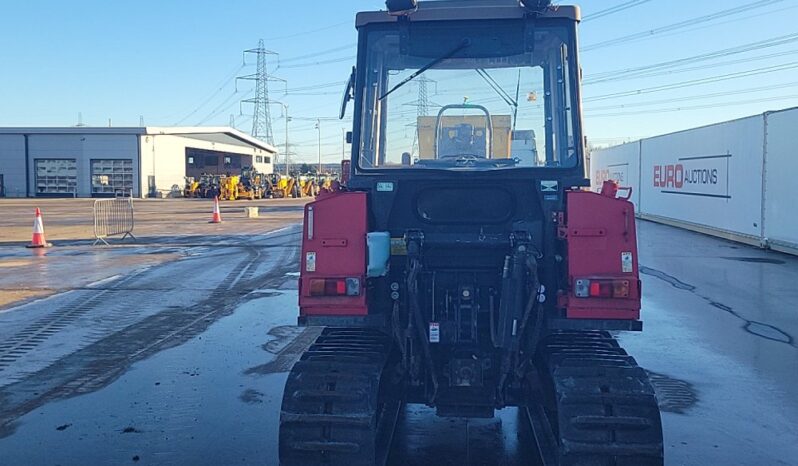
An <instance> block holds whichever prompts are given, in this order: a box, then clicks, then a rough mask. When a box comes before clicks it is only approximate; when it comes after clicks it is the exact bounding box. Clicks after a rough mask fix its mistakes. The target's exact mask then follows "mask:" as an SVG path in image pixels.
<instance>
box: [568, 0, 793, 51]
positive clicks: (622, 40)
mask: <svg viewBox="0 0 798 466" xmlns="http://www.w3.org/2000/svg"><path fill="white" fill-rule="evenodd" d="M783 1H784V0H759V1H756V2H753V3H746V4H745V5H740V6H738V7H734V8H730V9H727V10H722V11H718V12H715V13H711V14H708V15H704V16H699V17H696V18H691V19H687V20H684V21H679V22H677V23H673V24H669V25H667V26H661V27H658V28H654V29H651V30H648V31H642V32H637V33H634V34H628V35H625V36H621V37H616V38H615V39H610V40H605V41H603V42H598V43H596V44H593V45H588V46H586V47H583V48H582V51H583V52H589V51H591V50H597V49H601V48H605V47H611V46H614V45H619V44H627V43H629V42H633V41H636V40H640V39H645V38H648V37H651V36H654V35H657V34H662V33H665V32H671V31H676V30H679V29H684V28H687V27H690V26H694V25H696V24H701V23H706V22H709V21H714V20H716V19H720V18H725V17H727V16H732V15H738V14H741V13H745V12H748V11H750V10H752V9H754V8H757V7H763V6H768V5H773V4H776V3H781V2H783Z"/></svg>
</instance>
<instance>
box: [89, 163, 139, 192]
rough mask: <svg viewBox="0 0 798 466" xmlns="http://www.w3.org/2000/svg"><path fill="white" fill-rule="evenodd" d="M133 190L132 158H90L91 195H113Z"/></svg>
mask: <svg viewBox="0 0 798 466" xmlns="http://www.w3.org/2000/svg"><path fill="white" fill-rule="evenodd" d="M132 191H133V160H131V159H92V160H91V193H92V195H100V196H113V195H115V194H126V193H131V192H132Z"/></svg>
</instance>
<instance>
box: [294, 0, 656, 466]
mask: <svg viewBox="0 0 798 466" xmlns="http://www.w3.org/2000/svg"><path fill="white" fill-rule="evenodd" d="M550 3H551V2H550V1H546V0H468V1H465V0H440V1H421V2H416V1H415V0H388V1H387V7H388V11H368V12H361V13H359V14H358V15H357V18H356V27H357V30H358V53H357V57H358V61H357V65H356V67H355V69H354V70H353V73H352V75H351V77H350V79H349V81H348V84H347V86H346V91H345V95H344V99H343V104H342V109H341V117H342V118H343V116H344V114H345V112H346V106H347V103H348V102H349V101H351V100H354V106H353V108H354V116H353V127H352V134H351V140H352V153H351V161H347V162H348V163H347V164H346V165H344V166H342V169H343V167H345V166H348V167H350V168H349V170H348V171H346V172H343V173H342V178H343V179H342V182H341V183H335V184H334V185H333V186H331V188H330V189H328V190H323V191H322V192H321V193H320V194H319V196H318V197H317V198H316V200H315V201H314V202H311V203H308V204H307V205H306V206H305V211H304V226H303V229H302V247H301V257H300V278H299V316H298V323H299V324H300V325H308V326H323V327H325V328H324V330H323V331H322V332H321V334H320V336H318V338H317V339H316V340H315V342H314V343H312V344H311V345H310V346H309V347H308V349H307V350H306V351H305V352H304V353H302V355H301V356H300V357H299V359H298V361H297V362H296V363H295V364H294V366H293V368H292V369H291V372H290V374H289V375H288V378H287V381H286V385H285V391H284V395H283V400H282V406H281V413H280V432H279V455H280V462H281V464H283V465H286V466H288V465H317V464H324V465H345V466H356V465H374V464H380V465H382V464H385V463H386V462H387V459H388V456H389V453H390V445H391V441H392V434H393V430H394V426H395V425H396V420H397V417H398V415H399V413H400V412H401V409H402V406H403V405H406V404H424V405H427V406H429V407H431V408H434V409H435V410H436V412H437V414H438V415H439V416H444V417H474V418H480V417H481V418H489V417H492V416H494V413H495V410H497V409H502V408H505V407H517V408H518V409H519V411H520V413H521V414H523V416H524V419H526V420H528V424H529V425H530V426H531V430H532V432H533V433H534V435H533V437H534V439H533V440H531V441H534V442H535V446H536V447H537V448H536V450H537V451H538V452H539V456H540V457H539V458H537V459H534V460H532V459H530V462H540V463H542V464H545V465H547V466H551V465H558V466H661V465H662V464H663V462H664V458H663V456H664V454H663V439H662V425H661V419H660V411H659V407H658V403H657V397H656V393H655V391H654V388H653V387H652V384H651V382H650V380H649V377H648V374H647V372H646V371H645V370H644V369H643V368H641V367H640V366H638V364H637V362H636V361H635V359H634V358H633V357H632V356H630V355H629V354H628V353H627V352H626V351H625V350H624V349H623V348H622V347H621V345H620V343H619V341H618V339H617V338H616V334H617V332H621V331H632V332H637V331H641V330H642V322H641V320H640V310H641V282H640V270H639V267H638V250H637V237H636V229H635V212H634V205H633V204H632V203H631V202H630V201H629V197H630V196H631V192H630V190H629V189H625V190H620V189H619V187H618V186H617V185H616V184H615V183H614V182H607V183H605V185H604V187H603V189H602V191H601V192H600V193H595V192H590V191H589V190H587V189H586V188H587V187H588V186H589V180H588V179H587V177H586V166H585V165H586V161H585V147H584V144H583V141H584V136H583V132H582V106H581V85H580V65H579V59H578V46H577V43H578V41H577V26H578V23H579V21H580V11H579V8H578V7H574V6H566V5H557V6H552V5H551V4H550ZM419 80H428V81H427V82H436V83H438V84H437V85H438V91H439V92H438V94H437V95H436V99H438V100H441V102H440V104H441V105H442V106H441V107H440V108H439V110H438V113H437V115H434V116H432V118H433V119H434V121H433V119H425V120H423V121H421V122H420V124H418V125H419V126H425V125H426V126H427V127H429V128H432V129H431V130H429V129H427V130H424V133H423V134H420V136H421V139H428V141H427V142H425V141H423V140H422V141H421V144H422V145H423V146H424V147H423V153H422V157H419V158H417V159H416V160H410V158H409V157H408V156H407V155H409V153H410V147H412V145H413V144H414V142H413V141H412V139H413V138H412V137H410V138H409V139H407V136H402V134H407V131H406V128H407V127H408V125H412V124H413V123H412V121H408V112H407V110H406V108H407V105H409V103H408V102H411V101H412V98H413V97H412V96H413V94H414V92H396V91H397V90H399V89H401V88H403V87H404V86H407V85H409V84H411V83H413V82H416V83H417V82H419ZM447 87H448V88H451V89H452V90H451V91H449V92H447V89H446V88H447ZM508 89H509V90H508ZM461 92H462V93H467V94H466V95H468V96H471V97H472V98H473V100H470V101H467V99H463V98H462V97H460V95H461V94H460V93H461ZM522 92H523V94H522ZM408 95H409V96H410V97H408ZM519 95H534V96H540V97H539V98H535V99H532V98H529V99H527V100H526V102H524V101H522V99H519V98H518V96H519ZM497 96H498V98H497ZM409 98H410V99H411V100H408V99H409ZM447 100H448V101H447ZM508 107H509V108H510V111H509V112H508ZM508 113H509V114H510V115H512V117H511V119H510V120H507V118H506V116H507V114H508ZM464 115H469V117H468V118H463V116H464ZM450 117H451V118H450ZM413 118H415V115H413ZM494 120H495V122H494ZM416 121H418V120H416ZM508 124H509V126H508ZM494 128H496V129H495V130H494ZM515 131H525V132H526V134H528V135H529V136H528V137H526V140H528V141H529V142H530V143H532V142H534V144H535V147H534V150H532V149H533V148H529V149H526V150H527V151H528V152H529V154H531V155H530V156H527V157H515V156H512V154H513V149H512V147H510V146H511V145H512V142H513V140H514V139H516V140H517V139H518V138H513V137H511V135H513V134H522V133H514V132H515ZM533 134H535V135H536V137H534V138H532V135H533ZM533 139H534V141H533ZM516 153H518V151H517V150H516ZM622 193H623V195H621V194H622ZM464 448H465V446H464Z"/></svg>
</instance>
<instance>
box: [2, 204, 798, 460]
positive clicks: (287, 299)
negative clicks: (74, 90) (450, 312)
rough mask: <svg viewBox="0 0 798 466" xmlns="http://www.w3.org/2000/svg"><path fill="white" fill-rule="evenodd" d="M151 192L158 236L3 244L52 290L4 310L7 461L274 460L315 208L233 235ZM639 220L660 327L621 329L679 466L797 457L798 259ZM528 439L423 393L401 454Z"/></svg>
mask: <svg viewBox="0 0 798 466" xmlns="http://www.w3.org/2000/svg"><path fill="white" fill-rule="evenodd" d="M53 202H55V203H57V201H53ZM73 202H74V201H73ZM81 202H82V201H81ZM157 202H161V201H157ZM181 202H183V204H181ZM66 204H68V203H65V205H66ZM142 204H143V205H142V207H141V208H140V209H139V208H138V207H137V211H142V212H144V211H148V209H152V211H150V212H151V214H150V215H152V220H151V222H152V224H153V225H152V226H151V228H153V230H152V232H153V233H151V234H143V235H142V236H143V237H145V238H146V239H145V240H144V241H142V242H140V243H136V244H128V245H124V246H121V245H119V246H113V247H110V248H92V247H90V246H89V244H90V243H86V242H85V240H83V241H81V240H82V238H81V237H79V233H76V232H73V231H72V230H71V228H77V226H74V225H73V226H70V221H71V220H70V218H71V217H70V216H68V215H64V216H63V217H61V218H60V219H59V217H60V216H59V215H51V217H53V220H52V221H49V220H48V218H49V217H47V216H46V217H45V224H46V227H47V228H48V234H49V233H50V230H51V226H50V225H51V224H52V231H53V235H58V233H57V231H58V228H59V227H58V226H57V225H58V224H59V223H63V225H64V227H63V228H64V230H63V231H64V233H63V235H64V236H63V238H61V239H59V238H58V237H57V236H53V237H52V239H53V240H55V242H57V243H58V242H59V241H63V243H62V245H61V246H59V247H57V248H54V249H51V250H48V251H47V254H46V255H44V256H34V255H32V253H31V252H30V251H27V250H25V249H22V248H20V247H19V245H18V244H16V243H12V242H11V241H18V240H16V239H9V240H8V241H9V243H7V244H5V245H0V288H2V289H4V290H6V292H8V291H10V290H15V289H18V288H24V287H31V289H37V288H36V287H37V286H38V287H42V288H41V289H43V290H46V292H47V293H50V295H49V296H48V297H46V298H44V299H38V300H29V301H23V302H22V303H17V304H14V305H6V306H5V307H3V306H2V305H0V464H2V465H49V464H62V465H85V464H233V463H238V464H276V440H277V424H278V418H279V408H280V402H281V397H282V387H283V383H284V381H285V378H286V375H287V371H288V370H289V369H290V367H291V364H292V363H293V361H294V360H295V358H296V356H297V355H298V353H300V352H301V351H302V348H304V347H305V346H306V345H307V344H309V342H310V341H311V340H312V338H313V335H314V334H315V333H314V332H316V331H317V329H312V328H311V329H300V328H297V327H295V326H294V324H295V322H296V320H295V318H296V312H297V308H296V275H297V270H298V242H299V227H298V225H297V222H299V221H300V218H301V210H302V207H301V202H297V201H265V202H263V203H262V205H261V207H262V208H261V215H266V217H267V218H265V219H264V218H261V219H253V220H248V219H244V218H243V213H240V215H241V217H240V218H239V217H237V215H238V214H237V213H236V212H235V211H234V210H232V209H237V208H239V207H237V206H238V205H239V204H234V205H226V206H225V210H227V212H225V210H223V215H225V220H226V223H225V224H223V226H221V227H218V228H221V229H222V230H216V228H217V226H209V225H207V224H205V223H202V222H203V221H207V220H206V219H205V216H206V215H207V214H208V212H209V209H208V208H207V206H206V205H204V204H201V201H197V202H196V206H197V207H196V208H195V207H193V206H194V205H195V204H194V203H193V201H187V202H186V201H163V204H160V205H162V206H164V208H165V209H167V210H164V212H166V214H165V217H166V218H162V217H161V216H160V215H161V214H159V213H158V212H159V211H158V208H157V205H156V204H149V201H147V202H143V203H142ZM241 205H244V204H241ZM4 207H5V205H2V204H0V208H4ZM18 208H19V209H20V212H28V211H30V212H32V209H31V204H27V205H24V206H22V207H18ZM184 208H185V209H189V210H190V211H192V212H194V213H193V214H189V213H186V212H184V211H183V210H182V209H184ZM47 210H48V211H50V212H52V211H53V210H54V209H53V208H52V207H51V206H48V207H47ZM267 214H269V215H267ZM18 215H21V214H15V216H14V217H16V216H18ZM45 215H47V213H46V214H45ZM142 217H143V218H147V216H145V215H143V214H142ZM178 217H180V218H181V220H182V221H171V220H170V219H173V218H174V219H177V218H178ZM157 218H160V220H158V219H157ZM228 219H229V220H228ZM29 220H32V217H31V218H30V219H26V220H25V221H27V222H28V223H30V222H29ZM188 220H191V221H188ZM13 221H14V222H17V221H20V222H21V221H22V220H19V219H17V218H14V220H13ZM159 224H160V225H167V226H175V225H188V226H185V228H186V229H185V230H184V231H183V232H182V233H181V232H176V233H173V234H168V235H165V234H160V235H159V234H158V231H159V230H158V227H157V226H156V225H159ZM142 228H144V227H142ZM639 228H640V230H639V231H640V255H641V265H643V266H645V268H644V269H643V271H644V275H643V282H644V283H643V289H644V315H643V317H644V320H645V331H644V332H643V333H640V334H637V333H634V334H623V335H622V336H621V339H622V341H623V344H624V346H625V347H626V348H627V349H628V350H629V352H630V353H631V354H633V355H635V356H636V357H637V359H638V360H639V362H640V364H641V365H642V366H643V367H645V368H646V369H648V370H649V371H651V373H652V377H653V378H654V381H655V384H656V386H657V390H658V395H659V398H660V402H661V405H662V409H663V425H664V428H665V441H666V460H667V461H666V463H667V464H669V465H709V464H724V465H749V464H757V465H759V464H768V465H771V464H773V465H779V464H781V465H791V464H798V426H797V424H798V421H796V419H798V380H797V379H798V346H797V344H796V341H795V339H794V337H795V336H796V335H798V313H797V312H796V307H795V306H796V302H798V289H796V287H795V285H794V283H796V282H798V258H795V257H790V256H785V255H781V254H776V253H771V252H765V251H760V250H757V249H753V248H749V247H747V246H741V245H736V244H733V243H729V242H726V241H721V240H717V239H713V238H709V237H706V236H702V235H699V234H695V233H690V232H685V231H681V230H677V229H674V228H671V227H666V226H661V225H656V224H653V223H647V222H643V223H641V224H640V226H639ZM0 230H3V229H0ZM142 231H146V230H142ZM4 233H5V231H4ZM9 236H10V235H9ZM3 264H5V265H3ZM529 445H530V441H529V439H528V432H525V431H524V428H523V423H520V422H519V421H518V415H517V412H516V411H515V410H511V409H510V410H505V411H503V412H501V413H499V415H498V416H497V417H496V418H495V419H492V420H471V421H469V420H463V419H440V418H436V417H435V416H434V415H433V414H432V413H431V411H430V410H429V409H427V408H423V407H415V406H414V407H408V408H407V409H405V411H404V412H403V414H402V416H401V418H400V421H399V425H398V429H397V434H396V437H395V440H394V445H393V447H392V451H391V460H390V462H391V463H392V464H402V465H416V464H418V465H423V464H452V465H461V464H468V465H484V464H530V461H531V458H532V457H533V454H534V452H533V451H530V447H529ZM533 464H534V463H533Z"/></svg>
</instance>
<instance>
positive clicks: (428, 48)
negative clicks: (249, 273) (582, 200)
mask: <svg viewBox="0 0 798 466" xmlns="http://www.w3.org/2000/svg"><path fill="white" fill-rule="evenodd" d="M578 19H579V10H578V9H577V8H576V7H567V6H563V7H558V8H556V9H545V10H543V11H539V10H535V9H526V8H522V7H519V4H518V2H517V1H501V0H500V1H479V0H470V1H436V2H420V3H419V4H418V5H417V8H416V9H414V10H411V11H404V12H401V14H396V13H393V14H392V13H391V12H365V13H360V14H359V15H358V17H357V28H358V31H359V34H360V40H359V50H358V65H357V66H356V67H355V70H354V72H353V79H350V81H349V86H348V87H347V98H345V99H344V106H346V104H347V102H348V101H349V100H350V99H349V97H350V96H351V97H353V98H354V103H355V104H354V131H353V159H352V161H353V163H352V169H353V175H354V176H355V178H357V177H358V176H362V177H367V178H368V179H371V178H373V177H374V176H375V175H383V176H384V175H386V174H387V175H389V176H391V177H395V178H396V177H399V178H404V177H411V178H412V177H414V176H415V175H416V173H417V172H422V171H424V172H428V171H436V172H439V174H445V173H444V172H461V171H481V172H490V171H500V172H505V171H509V170H511V171H512V172H513V174H514V175H513V176H524V174H525V175H526V176H527V177H536V176H544V177H548V178H551V177H566V178H571V179H573V181H577V180H580V179H583V178H584V168H583V162H582V160H583V146H582V134H581V108H580V105H579V64H578V61H577V54H576V27H577V22H578ZM345 110H346V108H345V107H344V108H343V109H342V113H343V112H344V111H345ZM530 132H533V133H534V134H537V135H539V136H538V137H537V138H536V139H535V141H534V143H535V147H534V148H533V149H534V153H535V154H536V155H535V157H534V158H533V157H518V156H516V155H515V154H516V153H517V152H516V151H514V148H513V144H514V142H515V141H518V140H519V135H522V134H529V133H530ZM407 154H409V156H408V155H407ZM403 155H404V159H403ZM422 176H428V174H426V175H422ZM355 184H356V185H358V184H359V183H358V181H357V180H355ZM578 184H582V182H581V181H580V182H579V183H578Z"/></svg>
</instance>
